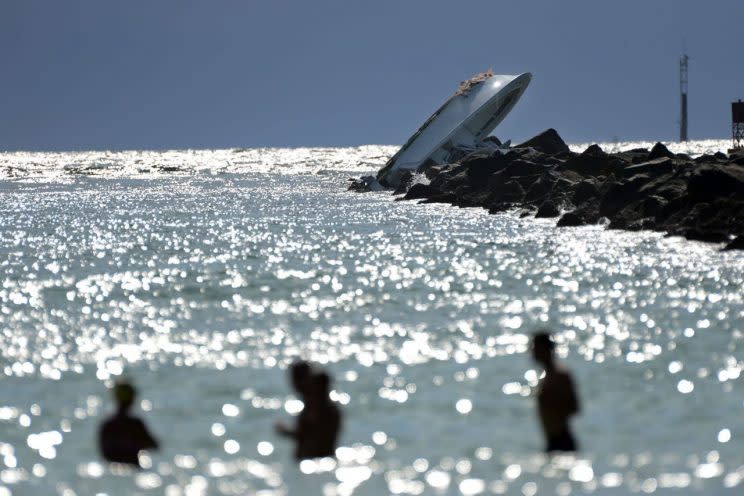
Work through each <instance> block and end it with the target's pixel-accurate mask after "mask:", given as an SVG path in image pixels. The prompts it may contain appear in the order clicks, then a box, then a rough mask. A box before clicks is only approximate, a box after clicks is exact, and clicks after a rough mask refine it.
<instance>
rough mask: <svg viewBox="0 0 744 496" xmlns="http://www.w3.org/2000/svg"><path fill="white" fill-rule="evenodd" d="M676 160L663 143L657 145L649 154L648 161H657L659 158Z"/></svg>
mask: <svg viewBox="0 0 744 496" xmlns="http://www.w3.org/2000/svg"><path fill="white" fill-rule="evenodd" d="M664 157H666V158H674V154H673V153H672V152H670V151H669V148H667V147H666V146H664V144H663V143H656V144H655V145H654V147H653V148H651V153H649V154H648V159H647V160H656V159H657V158H664Z"/></svg>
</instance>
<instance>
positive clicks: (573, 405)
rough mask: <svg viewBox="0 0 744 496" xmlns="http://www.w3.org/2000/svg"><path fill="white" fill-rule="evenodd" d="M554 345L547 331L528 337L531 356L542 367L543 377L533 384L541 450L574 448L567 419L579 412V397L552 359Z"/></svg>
mask: <svg viewBox="0 0 744 496" xmlns="http://www.w3.org/2000/svg"><path fill="white" fill-rule="evenodd" d="M554 348H555V344H554V343H553V340H552V339H551V337H550V334H549V333H547V332H538V333H536V334H535V335H534V336H533V337H532V356H533V358H534V359H535V361H536V362H537V363H539V364H540V365H542V366H543V368H544V369H545V377H544V378H543V379H542V380H541V381H540V383H539V384H538V386H537V411H538V415H539V417H540V424H541V425H542V429H543V434H544V435H545V440H546V446H545V451H546V452H547V453H550V452H554V451H576V450H577V449H578V444H577V443H576V440H575V438H574V436H573V434H572V433H571V429H570V426H569V419H570V418H571V417H572V416H573V415H576V414H577V413H579V410H580V406H579V398H578V396H577V394H576V388H575V387H574V381H573V378H572V377H571V374H569V373H568V371H567V370H564V369H563V368H561V367H560V366H559V365H558V364H556V363H555V357H554V353H553V351H554Z"/></svg>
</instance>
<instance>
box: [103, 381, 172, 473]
mask: <svg viewBox="0 0 744 496" xmlns="http://www.w3.org/2000/svg"><path fill="white" fill-rule="evenodd" d="M113 393H114V399H115V400H116V404H117V407H116V412H115V413H114V414H113V415H111V416H110V417H109V418H108V419H106V421H104V423H103V424H102V425H101V428H100V430H99V432H98V447H99V449H100V451H101V455H102V456H103V458H104V459H105V460H107V461H109V462H116V463H125V464H127V465H135V466H137V467H139V466H140V465H139V456H138V455H139V452H140V451H142V450H156V449H158V442H157V441H156V440H155V438H154V437H153V436H152V435H151V434H150V431H148V430H147V427H145V423H144V422H143V421H142V420H140V419H139V418H137V417H134V416H132V415H130V414H129V410H130V408H131V407H132V404H134V399H135V397H136V396H137V391H136V390H135V389H134V387H133V386H132V385H131V384H129V383H128V382H118V383H116V385H114V388H113Z"/></svg>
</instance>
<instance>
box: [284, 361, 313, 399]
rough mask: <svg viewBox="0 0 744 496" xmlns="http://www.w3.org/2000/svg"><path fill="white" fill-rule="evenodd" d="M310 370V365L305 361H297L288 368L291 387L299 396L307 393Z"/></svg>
mask: <svg viewBox="0 0 744 496" xmlns="http://www.w3.org/2000/svg"><path fill="white" fill-rule="evenodd" d="M311 372H312V369H311V367H310V364H309V363H307V362H306V361H305V360H297V361H296V362H294V363H293V364H292V365H290V366H289V376H290V380H291V382H292V387H293V388H294V390H295V391H297V392H298V393H299V394H300V395H303V396H304V395H305V394H306V393H307V387H308V381H309V380H310V375H311Z"/></svg>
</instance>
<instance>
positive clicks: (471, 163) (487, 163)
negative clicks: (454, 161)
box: [460, 150, 509, 184]
mask: <svg viewBox="0 0 744 496" xmlns="http://www.w3.org/2000/svg"><path fill="white" fill-rule="evenodd" d="M460 164H461V167H462V170H464V171H465V173H466V174H467V176H468V180H469V182H470V183H471V184H472V183H475V182H478V181H485V180H486V179H487V178H488V176H490V175H491V174H493V173H494V172H498V171H500V170H502V169H503V168H504V167H506V166H507V165H509V159H508V158H506V157H505V156H504V154H502V153H501V152H500V151H493V150H491V151H477V152H473V153H471V154H470V155H468V156H467V157H465V158H463V159H462V160H461V161H460Z"/></svg>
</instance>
